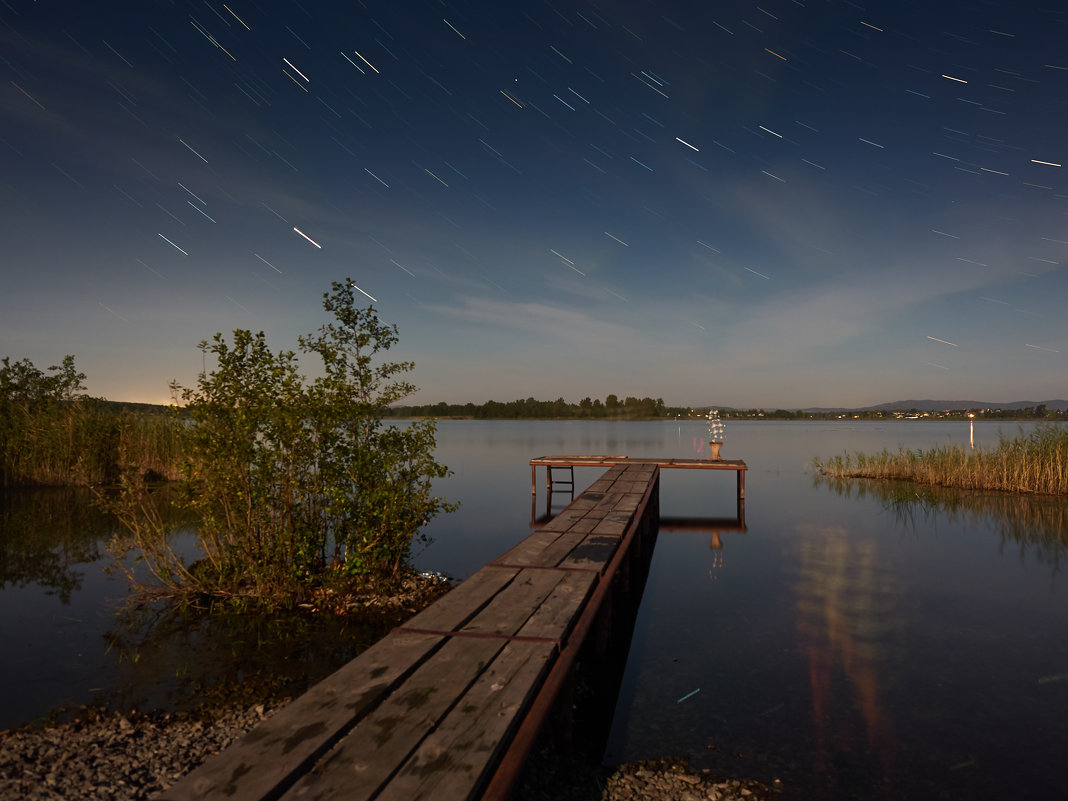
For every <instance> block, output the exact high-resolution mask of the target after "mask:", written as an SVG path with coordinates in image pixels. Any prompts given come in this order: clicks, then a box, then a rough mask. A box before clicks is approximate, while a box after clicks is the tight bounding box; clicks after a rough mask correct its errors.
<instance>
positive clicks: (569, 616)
mask: <svg viewBox="0 0 1068 801" xmlns="http://www.w3.org/2000/svg"><path fill="white" fill-rule="evenodd" d="M597 581H598V574H597V573H595V572H592V571H582V572H578V571H574V572H567V573H564V574H563V576H562V577H561V579H560V583H559V584H557V585H556V587H554V588H553V591H552V592H551V593H550V594H549V596H548V597H547V598H546V599H545V600H544V601H542V602H541V604H539V605H538V608H537V609H536V610H534V614H532V615H531V616H530V618H529V619H528V620H527V622H526V623H524V624H523V628H521V629H520V630H519V632H518V634H519V636H521V637H543V638H548V639H554V640H558V641H559V642H560V644H561V647H562V646H563V645H564V644H566V642H567V638H568V635H569V634H570V632H571V629H572V627H573V626H574V625H575V621H576V620H578V616H579V612H580V611H581V610H582V607H583V606H585V604H586V599H587V598H589V595H590V593H591V592H592V591H593V587H594V586H595V585H596V584H597Z"/></svg>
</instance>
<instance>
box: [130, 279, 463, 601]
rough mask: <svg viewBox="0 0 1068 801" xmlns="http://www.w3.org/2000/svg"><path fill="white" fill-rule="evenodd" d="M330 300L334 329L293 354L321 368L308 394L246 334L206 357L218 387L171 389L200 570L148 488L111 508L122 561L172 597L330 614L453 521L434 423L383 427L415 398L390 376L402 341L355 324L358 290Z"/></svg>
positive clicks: (209, 347)
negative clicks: (335, 601) (136, 558)
mask: <svg viewBox="0 0 1068 801" xmlns="http://www.w3.org/2000/svg"><path fill="white" fill-rule="evenodd" d="M332 287H333V292H332V293H328V294H326V295H324V298H325V300H324V304H323V306H324V308H325V309H326V311H328V312H330V313H331V314H332V315H333V316H334V322H331V323H328V324H326V325H324V326H323V327H321V328H320V329H319V331H318V332H317V333H315V334H312V335H308V336H303V337H300V339H299V345H300V350H301V352H302V353H303V354H306V355H314V356H317V357H318V358H319V360H320V362H321V374H320V375H319V376H318V377H316V378H315V379H314V380H311V381H308V380H306V379H305V378H304V376H302V375H301V374H300V372H299V366H298V359H297V356H296V355H295V354H294V353H293V352H292V351H279V352H277V353H275V352H272V351H271V350H270V349H269V348H268V346H267V342H266V338H265V336H264V334H263V333H262V332H261V333H258V334H252V333H251V332H249V331H247V330H236V331H234V333H233V340H232V342H227V341H226V339H225V338H224V337H223V336H222V334H216V335H215V337H214V338H213V339H212V341H211V342H202V343H201V344H200V348H201V350H202V351H204V352H205V353H206V354H210V355H211V356H213V357H214V359H215V361H216V368H215V370H214V371H212V372H211V373H208V374H202V375H201V376H200V377H199V379H198V381H197V384H196V386H195V387H192V388H184V387H180V386H178V385H177V384H175V385H173V386H172V388H173V390H174V391H175V392H176V394H177V396H178V397H180V398H181V400H182V401H183V403H184V408H183V409H182V412H183V413H184V415H185V416H186V418H187V420H188V424H187V425H185V426H184V427H183V432H184V434H183V436H184V438H185V443H184V445H185V452H186V453H187V454H188V456H187V460H186V462H185V464H184V466H183V468H182V472H183V480H184V485H185V493H184V501H183V502H182V503H183V504H184V505H185V507H186V508H187V509H188V510H189V511H190V512H191V513H192V516H193V518H194V519H195V521H196V522H195V529H196V534H197V538H198V542H199V546H200V550H201V551H202V558H200V559H198V560H197V561H196V562H194V563H193V564H186V561H185V560H184V559H183V557H182V556H181V555H180V554H178V553H177V552H176V551H175V550H174V549H173V548H172V546H171V538H170V536H169V535H170V531H169V529H168V527H167V526H166V525H165V524H164V523H163V521H162V520H161V519H160V518H159V516H158V514H155V513H154V512H153V511H152V509H153V507H152V506H151V505H150V504H148V503H147V502H146V500H147V493H148V489H147V488H146V487H144V486H143V484H141V483H140V482H138V481H136V480H134V479H132V478H130V477H127V478H126V479H125V480H124V482H123V491H122V493H121V494H120V496H119V497H118V498H117V499H116V500H115V501H113V504H112V507H113V509H114V511H116V513H117V514H118V515H119V517H120V520H121V521H122V523H123V526H124V531H125V533H124V535H123V536H121V537H118V538H116V540H115V541H114V542H113V543H112V551H113V553H114V554H115V555H116V556H118V557H120V558H121V557H123V556H125V555H126V554H127V553H129V552H130V551H134V552H135V553H136V554H139V555H140V556H141V557H142V558H143V560H144V561H146V562H147V563H148V566H149V568H150V570H151V571H152V573H153V575H154V576H155V577H156V578H157V580H158V581H159V582H160V583H162V585H163V586H164V588H165V590H164V591H166V592H171V593H175V594H180V595H183V596H187V597H188V596H190V595H204V596H213V597H235V596H246V597H253V598H256V599H258V600H259V601H262V602H263V603H265V604H267V605H275V604H292V603H300V602H305V601H311V600H315V602H316V603H326V602H328V601H327V600H326V599H328V598H329V597H330V596H333V595H336V594H337V593H341V594H342V595H344V594H348V593H351V592H355V591H359V590H360V589H361V588H363V587H365V586H366V585H368V584H369V583H373V582H378V581H381V580H383V579H389V578H392V577H396V576H397V575H398V573H399V572H400V571H401V570H402V568H404V567H406V566H407V565H408V563H409V559H410V556H411V549H412V546H413V543H415V542H417V541H419V540H420V539H421V538H422V535H421V534H420V529H421V527H422V526H423V525H424V524H425V523H426V522H428V521H429V520H430V518H432V517H434V516H435V515H437V514H438V513H440V512H447V511H451V510H452V509H453V508H454V506H453V505H451V504H449V503H447V502H446V501H445V500H444V499H443V498H439V497H436V496H435V495H433V493H432V491H431V484H432V481H433V479H435V478H441V477H444V476H445V475H447V473H448V471H447V468H445V467H444V466H443V465H440V464H438V463H437V462H436V461H435V460H434V456H433V451H434V445H435V440H434V434H435V427H434V423H433V421H424V422H419V423H413V424H411V425H406V426H404V427H396V426H388V427H387V426H385V425H383V422H382V419H383V417H384V415H385V414H386V412H387V408H388V406H389V405H390V404H391V403H394V402H396V401H397V400H399V399H401V398H403V397H405V396H406V395H408V394H410V393H411V392H413V391H414V389H415V388H414V387H413V386H412V385H411V384H409V383H407V382H405V381H403V380H401V379H400V376H402V375H403V374H404V373H406V372H408V371H409V370H411V369H412V367H413V365H412V364H411V363H409V362H384V361H380V354H381V353H382V352H384V351H386V350H388V349H389V348H390V347H391V346H392V345H393V344H395V343H396V341H397V329H396V327H395V326H393V327H391V326H387V325H385V324H383V323H382V322H381V321H380V320H379V318H378V315H377V314H376V312H375V311H374V309H373V308H370V307H368V308H365V309H361V308H357V307H356V305H355V299H354V296H353V292H352V287H351V282H349V281H346V282H345V283H343V284H342V283H334V284H333V285H332ZM127 564H128V563H127Z"/></svg>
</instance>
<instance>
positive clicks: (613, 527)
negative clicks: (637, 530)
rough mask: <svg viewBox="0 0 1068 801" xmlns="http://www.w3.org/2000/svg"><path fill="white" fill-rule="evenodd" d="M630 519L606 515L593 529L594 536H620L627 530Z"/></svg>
mask: <svg viewBox="0 0 1068 801" xmlns="http://www.w3.org/2000/svg"><path fill="white" fill-rule="evenodd" d="M629 522H630V518H629V517H626V516H623V515H619V516H617V515H608V516H606V517H605V518H604V519H603V520H602V521H601V522H600V523H598V524H597V525H596V526H594V528H593V533H594V534H614V535H622V534H623V533H624V532H625V531H626V530H627V524H628V523H629Z"/></svg>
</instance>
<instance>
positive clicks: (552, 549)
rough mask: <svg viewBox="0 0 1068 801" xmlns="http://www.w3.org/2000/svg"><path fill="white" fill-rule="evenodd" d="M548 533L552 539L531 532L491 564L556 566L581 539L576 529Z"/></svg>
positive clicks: (580, 534)
mask: <svg viewBox="0 0 1068 801" xmlns="http://www.w3.org/2000/svg"><path fill="white" fill-rule="evenodd" d="M539 533H541V532H539ZM549 533H550V534H551V535H552V536H553V539H552V540H548V539H546V538H536V537H537V535H536V534H532V535H531V536H529V537H527V538H526V539H525V540H523V541H522V542H520V543H519V544H518V545H516V546H515V547H514V548H512V549H511V550H509V551H508V552H506V553H505V554H504V555H503V556H500V557H498V558H497V559H494V560H493V562H492V563H491V564H502V565H522V566H536V567H556V565H558V564H559V563H560V560H561V559H563V558H564V557H565V556H567V555H568V554H569V553H570V552H571V551H572V549H573V548H574V547H575V546H576V545H578V544H579V543H580V542H581V541H582V533H581V532H577V531H567V532H564V533H562V534H559V533H557V532H549Z"/></svg>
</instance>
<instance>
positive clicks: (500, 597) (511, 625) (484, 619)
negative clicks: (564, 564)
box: [462, 568, 566, 636]
mask: <svg viewBox="0 0 1068 801" xmlns="http://www.w3.org/2000/svg"><path fill="white" fill-rule="evenodd" d="M565 575H566V574H565V573H564V572H563V571H556V570H535V569H529V568H528V569H526V570H522V571H520V573H519V575H518V576H516V578H515V581H513V582H512V583H511V584H509V585H508V586H507V587H505V588H504V589H503V590H501V592H499V593H498V594H497V595H496V596H495V597H494V598H493V600H492V601H491V602H490V603H489V605H487V606H486V608H485V609H483V610H482V611H481V612H479V613H478V615H476V616H475V617H474V618H473V619H472V620H471V621H470V622H469V623H467V624H466V625H465V626H464V627H463V629H462V631H464V632H467V633H478V634H497V635H501V636H508V635H512V634H515V633H516V632H518V631H519V629H521V628H522V627H523V624H525V623H526V622H527V620H529V619H530V616H531V615H532V614H533V613H534V610H535V609H537V608H538V604H540V603H541V602H542V601H544V600H545V599H546V598H547V597H548V596H549V595H550V594H551V593H552V591H553V590H554V589H555V588H556V585H557V584H559V583H560V581H561V579H562V578H563V577H564V576H565Z"/></svg>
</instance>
